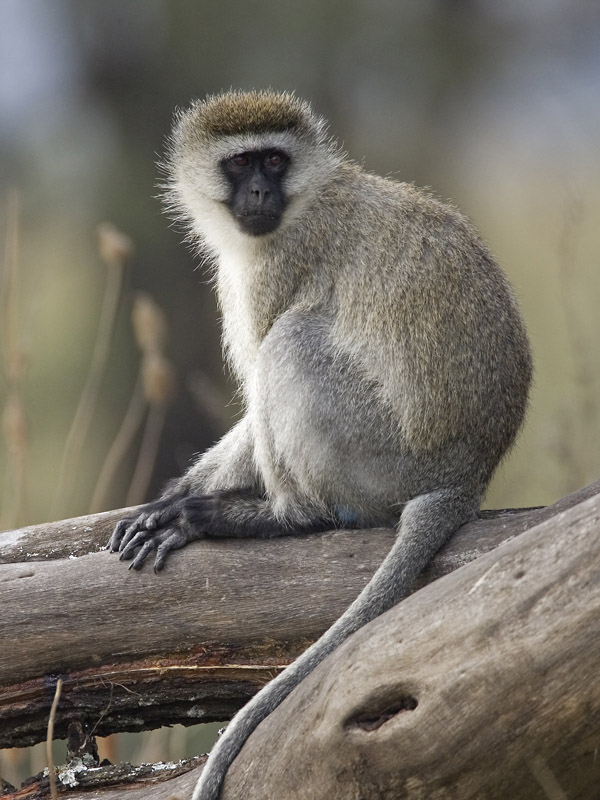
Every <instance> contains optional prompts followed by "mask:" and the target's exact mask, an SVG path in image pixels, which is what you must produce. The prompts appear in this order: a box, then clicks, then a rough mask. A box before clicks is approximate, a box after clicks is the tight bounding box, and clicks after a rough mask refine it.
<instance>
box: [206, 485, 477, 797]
mask: <svg viewBox="0 0 600 800" xmlns="http://www.w3.org/2000/svg"><path fill="white" fill-rule="evenodd" d="M479 501H480V494H479V492H472V491H468V490H465V489H458V490H453V489H440V490H436V491H432V492H430V493H428V494H423V495H420V496H419V497H416V498H414V499H413V500H410V501H409V502H408V503H407V504H406V506H405V507H404V510H403V512H402V517H401V519H400V522H399V524H398V536H397V538H396V541H395V542H394V545H393V547H392V549H391V550H390V552H389V553H388V555H387V557H386V558H385V559H384V561H383V563H382V564H381V566H380V567H379V569H378V570H377V572H376V573H375V575H374V576H373V578H372V579H371V580H370V582H369V583H368V584H367V586H365V588H364V589H363V590H362V592H361V593H360V594H359V596H358V597H357V598H356V600H355V601H354V602H353V603H352V605H351V606H350V607H349V608H348V609H347V610H346V611H345V612H344V614H342V616H341V617H340V618H339V619H338V621H337V622H335V623H334V624H333V625H332V626H331V628H329V630H328V631H326V632H325V633H324V634H323V636H321V638H320V639H318V640H317V641H316V642H315V643H314V644H313V645H311V647H309V648H308V649H307V650H305V651H304V653H303V654H302V655H301V656H300V657H299V658H297V659H296V661H294V663H293V664H290V666H289V667H287V669H285V670H284V671H283V672H282V673H280V674H279V675H278V676H277V677H276V678H275V679H274V680H272V681H271V682H270V683H269V684H267V686H265V688H264V689H262V690H261V691H260V692H258V694H256V695H255V696H254V697H253V698H252V700H250V702H249V703H247V704H246V705H245V706H244V708H242V709H241V711H239V712H238V713H237V714H236V716H235V717H234V718H233V719H232V721H231V722H230V723H229V725H228V726H227V728H226V730H225V733H224V734H223V736H222V737H221V738H220V739H219V740H218V742H217V743H216V744H215V746H214V747H213V749H212V751H211V754H210V756H209V759H208V761H207V762H206V765H205V767H204V769H203V771H202V774H201V776H200V778H199V780H198V783H197V784H196V788H195V789H194V794H193V797H192V800H217V798H218V797H219V794H220V792H221V787H222V784H223V781H224V779H225V776H226V774H227V770H228V769H229V767H230V765H231V764H232V762H233V761H234V759H235V757H236V756H237V754H238V753H239V752H240V750H241V749H242V747H243V745H244V742H245V741H246V739H247V738H248V737H249V736H250V734H251V733H252V731H253V730H255V728H256V727H257V726H258V725H259V724H260V722H262V720H263V719H265V718H266V717H267V716H268V715H269V714H270V713H271V712H272V711H273V710H274V709H275V708H277V706H278V705H279V704H280V703H281V702H282V701H283V700H284V699H285V698H286V697H287V696H288V694H290V692H291V691H292V690H293V689H294V688H295V687H296V686H297V685H298V684H299V683H300V682H301V681H302V680H303V679H304V678H305V677H306V676H307V675H309V674H310V673H311V672H312V671H313V669H314V668H315V667H316V666H317V665H318V664H319V663H320V662H321V661H323V659H324V658H325V657H326V656H328V655H329V654H330V653H332V652H333V651H334V650H335V649H336V648H337V647H338V646H339V645H340V644H341V643H342V642H343V641H344V640H345V639H346V638H347V637H348V636H350V634H352V633H354V632H355V631H357V630H358V629H359V628H361V627H362V626H363V625H365V624H366V623H367V622H369V621H370V620H372V619H374V618H375V617H377V616H379V615H380V614H382V613H383V612H384V611H387V609H389V608H391V607H392V606H393V605H395V604H396V603H397V602H398V601H399V600H400V599H401V598H402V597H405V596H406V595H407V594H408V593H409V591H410V588H411V586H412V584H413V582H414V580H415V578H416V577H417V576H418V575H419V573H420V572H422V571H423V569H424V568H425V567H426V566H427V564H428V563H429V562H430V561H431V559H432V558H433V556H434V555H435V553H436V552H437V551H438V550H439V548H440V547H441V546H442V545H443V544H444V543H445V542H446V541H447V540H448V539H449V538H450V536H451V535H452V534H453V533H454V532H455V531H456V530H457V529H458V528H459V527H460V526H461V525H463V524H464V523H465V522H468V521H469V520H470V519H473V518H474V517H475V516H477V512H478V509H479Z"/></svg>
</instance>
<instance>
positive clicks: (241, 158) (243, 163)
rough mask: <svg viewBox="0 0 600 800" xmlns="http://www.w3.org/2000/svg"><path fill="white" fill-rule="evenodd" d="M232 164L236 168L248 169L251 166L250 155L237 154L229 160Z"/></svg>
mask: <svg viewBox="0 0 600 800" xmlns="http://www.w3.org/2000/svg"><path fill="white" fill-rule="evenodd" d="M229 160H230V162H231V163H232V164H233V165H234V166H236V167H247V166H249V165H250V156H249V155H248V153H236V154H235V155H234V156H231V158H230V159H229Z"/></svg>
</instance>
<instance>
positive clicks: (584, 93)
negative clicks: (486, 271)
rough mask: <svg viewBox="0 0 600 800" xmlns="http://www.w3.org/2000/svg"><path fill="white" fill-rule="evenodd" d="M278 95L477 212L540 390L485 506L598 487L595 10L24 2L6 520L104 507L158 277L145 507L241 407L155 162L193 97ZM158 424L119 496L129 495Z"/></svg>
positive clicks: (12, 142) (8, 132)
mask: <svg viewBox="0 0 600 800" xmlns="http://www.w3.org/2000/svg"><path fill="white" fill-rule="evenodd" d="M268 86H271V87H274V88H276V89H293V90H295V91H296V92H297V93H298V94H299V95H300V96H302V97H304V98H306V99H308V100H310V101H312V103H313V104H314V106H315V108H316V109H317V110H318V111H319V112H320V113H322V114H323V115H324V116H326V117H327V118H328V119H329V120H330V122H331V129H332V132H333V133H334V134H335V135H336V136H338V137H339V138H340V139H341V140H342V141H343V144H344V147H345V148H346V149H347V151H348V152H349V153H350V155H351V156H352V157H353V158H354V159H356V160H358V161H360V162H361V163H363V164H364V165H365V167H366V168H367V169H369V170H373V171H376V172H380V173H383V174H389V175H392V176H395V177H397V178H398V179H400V180H405V181H410V182H415V183H416V184H418V185H422V186H430V187H432V189H433V190H434V192H435V193H436V194H438V195H439V196H440V197H442V198H445V199H449V200H451V201H452V202H454V203H455V204H456V205H458V206H459V207H460V208H461V209H462V210H463V211H464V212H465V213H466V214H467V215H468V216H470V217H471V218H472V219H473V221H474V222H475V224H476V225H477V227H478V228H479V229H480V230H481V232H482V234H483V236H484V237H485V238H486V240H487V241H488V243H489V245H490V247H491V249H492V250H493V252H494V253H495V254H496V256H497V257H498V259H499V260H500V262H501V264H502V265H503V267H504V269H505V270H506V272H507V273H508V275H509V276H510V278H511V280H512V282H513V285H514V286H515V289H516V292H517V294H518V297H519V299H520V302H521V305H522V309H523V313H524V316H525V318H526V321H527V324H528V328H529V331H530V335H531V339H532V343H533V348H534V354H535V365H536V374H535V385H534V389H533V393H532V398H531V407H530V412H529V416H528V421H527V424H526V427H525V430H524V432H523V435H522V436H521V438H520V439H519V442H518V444H517V446H516V447H515V448H514V451H513V453H512V454H511V456H510V457H509V458H508V459H507V460H506V462H505V463H504V464H503V466H502V467H501V469H500V470H499V472H498V475H497V476H496V478H495V480H494V482H493V485H492V487H491V489H490V492H489V494H488V498H487V505H489V506H520V505H521V506H522V505H538V504H546V503H550V502H552V501H554V500H556V499H558V498H559V497H560V496H562V495H564V494H566V493H567V492H569V491H571V490H574V489H576V488H578V487H580V486H582V485H584V484H585V483H588V482H590V481H591V480H593V479H594V478H595V477H597V475H598V472H599V465H600V452H599V448H598V441H599V438H600V436H599V434H600V413H599V405H600V404H599V403H598V396H599V394H600V356H599V353H598V340H599V334H600V314H599V313H598V305H599V300H600V277H599V272H600V271H599V264H598V261H599V257H600V224H599V219H600V152H599V142H600V6H598V4H597V3H593V2H592V3H590V2H589V1H588V0H530V2H527V3H520V2H516V0H508V1H507V2H502V3H497V2H494V0H465V1H463V2H460V1H459V0H454V1H450V0H445V2H442V0H438V1H437V2H435V1H434V0H343V1H342V0H286V2H281V0H245V2H231V0H195V1H194V0H127V2H123V1H122V0H1V2H0V184H1V185H0V231H1V235H2V245H3V251H2V254H1V259H2V261H1V267H2V283H1V284H0V291H1V294H0V300H1V306H0V308H1V311H2V328H1V333H2V337H3V340H2V348H3V349H2V365H3V367H2V378H1V382H0V409H2V410H3V427H4V439H3V445H2V450H1V452H0V481H1V482H2V487H0V500H1V501H2V502H3V508H2V524H3V525H4V527H10V526H13V525H17V524H19V525H21V524H25V523H29V522H38V521H43V520H47V519H49V518H51V517H52V516H53V515H54V516H61V517H65V516H74V515H77V514H81V513H86V512H87V511H89V509H90V504H91V497H92V494H93V492H94V488H95V487H96V485H97V481H98V476H99V474H100V471H101V469H102V465H103V463H104V461H105V458H106V455H107V452H108V449H109V447H110V445H111V443H112V442H113V441H114V439H115V437H116V435H117V431H118V430H119V426H120V425H121V423H122V420H123V418H124V416H125V414H126V409H127V407H128V404H129V402H130V398H131V397H132V394H133V393H134V387H135V384H136V376H137V374H138V369H139V364H140V352H139V350H138V347H137V345H136V343H135V339H134V336H133V333H132V329H131V320H130V316H131V307H132V302H133V298H134V296H135V293H136V292H137V291H139V290H144V291H146V292H148V293H149V294H150V295H151V296H152V297H153V298H154V300H155V301H156V302H157V303H158V304H159V305H160V307H161V308H162V309H163V311H164V313H165V315H166V319H167V323H168V331H169V338H168V342H167V344H166V346H165V348H164V354H165V355H166V356H167V357H168V358H169V359H170V361H171V362H172V364H173V365H174V368H175V370H176V373H177V381H176V391H175V394H174V397H173V400H172V402H171V403H170V405H169V406H168V408H167V409H166V413H165V414H163V416H162V417H161V418H160V424H159V425H158V433H159V434H160V439H159V446H158V451H157V455H156V463H155V464H154V465H153V469H152V475H151V479H150V483H149V485H148V486H147V488H144V490H143V491H144V492H145V493H146V494H147V496H148V497H151V496H153V495H155V494H156V493H157V492H158V491H159V489H160V486H161V484H163V483H164V481H165V480H166V479H168V478H169V477H172V476H175V475H178V474H180V473H181V472H182V471H183V470H184V469H185V468H186V466H187V464H188V463H189V460H190V458H191V457H192V455H193V454H194V453H196V452H198V451H201V450H203V449H205V448H206V447H207V446H208V445H209V444H211V443H212V442H213V441H214V440H215V439H216V438H218V437H219V436H220V435H221V434H222V433H223V431H224V430H225V429H226V428H227V426H228V425H229V424H230V423H231V421H232V420H233V419H234V417H235V415H236V413H237V407H236V405H235V404H232V403H231V402H230V397H231V394H232V391H233V387H232V385H231V384H230V382H229V380H228V376H227V374H226V371H224V369H223V365H222V359H221V352H220V346H219V336H220V333H219V325H218V315H217V312H216V309H215V304H214V299H213V297H212V293H211V289H210V287H209V286H208V285H207V282H206V275H205V274H204V273H203V272H202V269H201V265H200V262H199V260H198V259H197V258H196V257H194V256H193V255H192V254H190V252H189V251H188V250H187V249H186V247H185V245H184V244H182V234H181V232H179V231H177V230H176V229H174V228H173V226H172V225H171V224H170V223H169V220H168V219H167V218H166V217H165V216H164V215H163V214H162V212H161V207H160V201H159V200H157V199H156V194H157V192H158V189H157V182H158V181H159V172H158V170H157V168H156V161H157V160H158V159H160V157H161V154H162V153H163V152H164V142H165V137H166V135H167V133H168V131H169V128H170V123H171V117H172V112H173V109H174V108H175V107H176V106H185V105H186V104H187V103H188V102H189V101H190V100H191V99H192V98H195V97H200V96H203V95H204V94H206V93H207V92H215V91H219V90H222V89H228V88H230V87H235V88H242V89H249V88H264V87H268ZM105 220H108V221H110V222H112V223H114V224H115V225H116V226H118V228H119V229H121V230H122V231H124V232H125V233H126V234H127V235H128V236H129V237H131V240H132V241H133V245H134V248H135V250H134V255H133V256H132V258H131V259H129V260H128V265H127V267H126V268H125V270H124V272H123V288H122V295H121V299H120V304H119V308H118V314H117V317H116V322H115V330H114V332H113V334H112V341H111V347H110V351H109V357H108V360H107V363H106V368H105V370H104V371H103V372H102V371H101V374H100V376H99V377H101V378H102V380H101V383H100V389H99V395H98V398H97V402H96V403H95V408H94V415H93V422H92V424H91V427H90V430H89V433H88V434H87V435H86V436H85V439H84V440H83V441H82V442H80V445H81V446H80V450H81V453H80V457H79V458H78V459H77V460H76V463H75V466H74V467H73V468H72V469H71V470H70V471H69V472H68V476H67V481H68V484H69V485H68V489H69V491H68V492H67V494H68V498H63V502H62V505H61V503H58V504H57V503H56V493H57V488H58V482H59V472H60V469H59V465H60V462H61V458H62V457H63V450H64V446H65V442H66V440H67V437H68V434H69V430H70V428H71V424H72V422H73V418H74V415H75V410H76V408H77V406H78V403H79V402H80V398H81V395H82V392H83V389H84V385H85V382H86V376H87V375H88V371H89V367H90V361H91V358H92V353H93V351H94V347H95V346H96V344H97V341H98V327H99V320H100V315H101V307H102V303H103V297H104V296H105V291H106V284H107V281H108V280H109V276H110V270H111V267H110V266H107V264H106V263H105V261H104V260H103V259H102V257H101V255H100V254H99V251H98V244H97V233H96V229H97V226H98V224H99V223H101V222H102V221H105ZM15 398H16V399H15ZM163 423H164V425H163ZM142 429H143V425H142V426H141V427H139V428H138V429H136V432H135V435H134V436H133V439H132V443H131V446H130V447H128V448H127V451H126V454H125V457H124V458H123V460H122V461H121V462H119V468H118V470H117V471H116V472H115V473H114V476H113V479H112V480H111V481H110V487H109V491H108V493H107V494H106V496H105V498H104V500H103V503H102V505H103V506H105V507H117V506H122V505H124V504H125V502H126V501H127V498H128V491H129V488H130V482H131V478H132V473H133V471H134V467H135V463H136V459H137V457H138V453H139V448H140V446H141V444H142V441H143V433H142ZM155 433H156V431H155ZM153 459H154V457H152V461H153ZM149 460H150V459H148V458H146V462H148V461H149ZM131 497H132V495H131V494H130V495H129V498H130V499H131ZM135 499H142V498H141V497H137V496H136V497H135Z"/></svg>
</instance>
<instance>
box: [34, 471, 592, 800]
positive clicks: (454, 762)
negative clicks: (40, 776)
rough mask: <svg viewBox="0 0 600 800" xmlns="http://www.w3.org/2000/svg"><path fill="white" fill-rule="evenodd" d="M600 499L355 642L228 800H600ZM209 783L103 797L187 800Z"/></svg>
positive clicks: (548, 518) (566, 513)
mask: <svg viewBox="0 0 600 800" xmlns="http://www.w3.org/2000/svg"><path fill="white" fill-rule="evenodd" d="M598 488H599V487H598V486H596V487H594V488H591V487H590V488H589V489H588V490H587V491H586V492H583V493H582V494H580V495H579V497H578V498H571V499H566V501H565V502H563V503H561V505H560V506H559V512H560V513H552V512H551V510H549V509H546V510H544V511H543V512H533V514H532V512H527V515H528V516H529V519H530V521H531V519H532V518H535V516H536V515H537V518H538V520H541V521H540V522H539V524H537V525H536V526H535V527H534V528H533V529H531V530H529V531H528V532H527V533H524V534H523V535H521V536H518V537H517V538H514V539H513V540H512V541H510V542H507V543H506V544H504V545H503V546H502V547H501V548H498V549H497V550H495V551H493V552H489V553H488V554H486V555H483V556H482V557H480V558H478V559H477V561H475V562H474V563H471V564H468V565H466V566H463V567H462V568H461V569H459V570H457V571H456V572H454V573H452V574H450V575H447V576H446V577H443V578H442V579H441V580H438V581H436V582H435V583H432V584H430V585H428V586H426V587H425V588H423V589H422V590H421V591H419V592H417V593H415V594H414V595H413V596H412V597H410V598H408V599H407V600H405V601H404V602H403V603H401V604H399V605H398V606H396V607H395V608H394V609H392V610H390V611H389V612H387V614H385V615H383V616H382V617H380V618H379V619H377V620H375V621H374V622H372V623H371V624H369V625H368V626H366V627H365V628H363V629H362V630H361V631H359V632H358V633H357V634H355V635H354V636H352V637H351V638H350V639H349V640H348V642H346V643H345V644H344V645H343V646H342V647H340V648H339V649H338V650H337V651H336V652H335V653H334V654H333V655H332V656H330V657H329V658H328V659H327V660H326V661H325V662H324V663H323V664H322V665H321V666H320V667H319V668H317V670H315V672H314V673H313V674H312V675H311V676H310V677H309V678H307V679H306V680H305V681H304V682H303V683H302V684H301V686H300V687H298V688H297V689H296V690H295V691H294V692H293V693H292V695H290V697H289V698H288V699H287V700H286V701H285V702H284V703H283V704H282V705H281V706H280V707H279V708H278V709H277V710H276V711H275V712H274V713H273V714H272V715H271V716H270V717H269V718H268V719H267V720H265V722H263V723H262V724H261V725H260V726H259V728H258V729H257V730H256V731H255V733H254V734H253V735H252V736H251V737H250V739H249V741H248V742H247V744H246V745H245V746H244V748H243V750H242V752H241V753H240V755H239V756H238V758H237V759H236V761H235V762H234V764H233V766H232V768H231V770H230V773H229V775H228V778H227V781H226V784H225V789H224V792H223V800H236V799H237V798H240V800H241V798H244V800H245V799H246V798H247V797H249V796H251V797H252V798H253V800H275V798H277V800H296V798H298V800H299V799H300V798H302V799H303V800H304V798H308V797H310V798H312V799H313V800H319V798H327V800H338V798H339V800H342V798H343V799H344V800H346V798H349V797H364V798H369V800H371V798H378V800H386V799H387V798H390V800H392V798H393V800H399V798H406V799H407V800H412V799H413V798H414V800H424V798H427V800H441V799H442V798H443V799H444V800H446V798H453V800H467V799H469V800H475V798H482V797H485V798H489V800H495V798H502V800H506V798H511V800H547V799H548V798H551V800H559V799H560V798H567V797H568V798H569V800H596V798H597V797H599V796H600V759H598V758H597V757H596V753H597V752H598V750H599V749H600V679H599V677H598V676H599V665H600V535H599V533H600V495H598V494H595V493H596V492H597V491H598ZM589 495H592V496H591V497H590V499H588V500H587V501H584V502H581V503H578V504H577V505H574V507H572V508H570V506H571V505H573V502H572V501H573V499H576V500H581V498H582V497H585V496H589ZM555 511H556V509H555ZM519 519H520V520H521V521H520V522H517V521H518V520H519ZM515 522H517V524H518V525H519V526H520V525H521V523H522V522H523V519H522V518H521V517H513V518H511V519H505V520H504V523H503V524H507V525H508V526H509V527H510V526H512V525H513V523H515ZM495 524H496V522H495V521H493V520H492V521H489V522H485V523H477V524H476V525H483V527H484V528H485V527H486V526H491V525H495ZM469 527H471V526H467V527H466V528H465V530H464V531H463V532H461V533H459V536H461V535H464V533H465V531H466V532H468V528H469ZM368 545H370V542H368V543H367V547H368ZM344 563H345V565H346V569H347V568H348V564H349V563H352V562H351V561H346V559H344ZM121 566H122V565H121ZM313 568H314V567H313V565H311V569H313ZM198 774H199V769H194V770H192V771H191V772H189V773H187V774H186V775H181V776H179V777H176V778H173V779H171V780H169V781H167V782H166V783H163V784H159V785H154V784H153V783H152V784H151V783H148V782H146V783H144V784H143V785H142V786H140V787H139V788H138V787H127V788H126V789H123V787H111V788H107V789H104V790H103V791H102V797H104V798H106V796H107V795H109V797H110V800H125V798H126V797H127V798H132V797H133V798H135V796H136V793H137V796H140V797H142V796H143V797H144V798H150V799H151V800H163V799H164V800H166V798H168V797H180V798H185V797H189V796H190V793H191V789H192V787H193V785H194V782H195V780H196V778H197V776H198ZM33 792H35V789H32V794H31V795H29V796H34V795H33ZM70 797H73V798H76V799H77V800H79V798H81V800H83V798H84V797H85V798H86V800H95V798H96V797H97V798H98V800H99V798H100V792H96V791H93V790H92V791H91V792H90V791H86V792H85V793H81V791H78V790H75V791H74V792H73V793H72V794H70Z"/></svg>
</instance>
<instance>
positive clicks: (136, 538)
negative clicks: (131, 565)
mask: <svg viewBox="0 0 600 800" xmlns="http://www.w3.org/2000/svg"><path fill="white" fill-rule="evenodd" d="M157 536H159V533H158V532H157V531H147V530H145V529H144V530H141V531H136V530H135V529H133V530H132V531H131V532H130V534H129V536H128V537H127V538H126V539H125V538H124V539H123V541H122V542H121V547H120V550H121V558H122V559H124V560H125V561H128V560H129V559H130V558H132V557H133V553H134V551H135V549H136V548H137V547H141V546H143V545H145V544H146V542H154V541H155V540H156V538H157ZM154 546H155V547H156V544H155V545H154Z"/></svg>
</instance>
